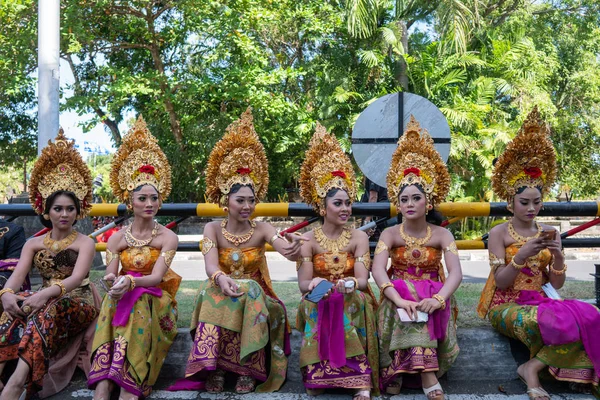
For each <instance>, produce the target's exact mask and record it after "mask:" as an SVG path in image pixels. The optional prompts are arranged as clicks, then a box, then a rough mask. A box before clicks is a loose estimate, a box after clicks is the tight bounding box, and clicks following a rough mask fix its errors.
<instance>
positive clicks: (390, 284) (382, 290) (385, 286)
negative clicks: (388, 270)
mask: <svg viewBox="0 0 600 400" xmlns="http://www.w3.org/2000/svg"><path fill="white" fill-rule="evenodd" d="M389 287H394V284H393V283H392V282H386V283H384V284H383V285H381V286H380V287H379V293H381V295H382V296H383V295H384V292H385V289H387V288H389Z"/></svg>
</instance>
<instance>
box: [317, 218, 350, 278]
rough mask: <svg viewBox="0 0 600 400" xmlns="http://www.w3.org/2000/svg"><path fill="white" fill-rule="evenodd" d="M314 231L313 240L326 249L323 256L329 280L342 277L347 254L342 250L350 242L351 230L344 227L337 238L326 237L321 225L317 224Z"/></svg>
mask: <svg viewBox="0 0 600 400" xmlns="http://www.w3.org/2000/svg"><path fill="white" fill-rule="evenodd" d="M314 232H315V240H316V241H317V243H319V246H321V247H322V248H323V249H325V250H327V253H326V254H325V255H324V256H323V257H324V259H325V264H326V266H327V268H328V270H329V281H331V282H333V281H336V280H338V279H344V271H345V270H346V261H347V260H348V254H346V253H342V250H343V249H345V248H346V247H348V244H350V238H352V230H351V229H348V228H344V229H343V230H342V233H341V234H340V236H338V238H337V239H330V238H328V237H327V235H325V232H323V227H322V226H319V227H318V228H317V229H315V231H314Z"/></svg>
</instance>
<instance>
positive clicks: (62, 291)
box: [52, 282, 67, 297]
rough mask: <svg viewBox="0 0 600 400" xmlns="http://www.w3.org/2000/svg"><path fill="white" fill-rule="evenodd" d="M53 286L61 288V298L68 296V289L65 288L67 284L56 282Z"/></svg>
mask: <svg viewBox="0 0 600 400" xmlns="http://www.w3.org/2000/svg"><path fill="white" fill-rule="evenodd" d="M52 286H58V287H59V288H60V296H59V297H63V296H64V295H65V294H67V288H66V287H65V284H64V283H62V282H54V283H53V284H52Z"/></svg>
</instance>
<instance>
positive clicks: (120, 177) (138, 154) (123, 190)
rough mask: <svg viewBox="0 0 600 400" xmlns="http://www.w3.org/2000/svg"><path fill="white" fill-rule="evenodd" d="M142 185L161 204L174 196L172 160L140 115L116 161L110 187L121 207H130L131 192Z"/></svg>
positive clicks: (115, 156) (114, 158)
mask: <svg viewBox="0 0 600 400" xmlns="http://www.w3.org/2000/svg"><path fill="white" fill-rule="evenodd" d="M142 185H152V186H153V187H154V188H155V189H156V190H157V191H158V193H159V194H160V197H161V199H162V200H164V199H166V198H167V197H168V196H169V193H171V166H170V165H169V160H167V156H165V153H163V151H162V150H161V148H160V146H159V145H158V142H157V140H156V138H155V137H154V136H152V134H151V133H150V131H149V130H148V127H147V126H146V122H145V121H144V118H142V116H141V115H140V116H139V118H138V119H137V121H136V122H135V124H134V125H133V127H132V128H131V129H130V130H129V132H128V133H127V135H125V137H124V138H123V141H122V143H121V147H119V150H117V153H116V154H115V155H114V157H113V160H112V163H111V171H110V186H111V188H112V190H113V193H114V194H115V196H117V197H118V198H119V200H120V201H121V202H122V203H127V204H130V202H131V192H132V191H133V190H134V189H135V188H138V187H140V186H142Z"/></svg>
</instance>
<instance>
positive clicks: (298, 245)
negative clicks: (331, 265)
mask: <svg viewBox="0 0 600 400" xmlns="http://www.w3.org/2000/svg"><path fill="white" fill-rule="evenodd" d="M284 237H285V240H287V242H288V243H286V245H285V246H284V247H283V255H284V257H286V258H287V259H288V260H296V259H298V256H300V250H301V249H302V244H304V242H306V241H308V240H309V239H308V238H307V237H306V236H304V235H300V234H298V233H286V234H285V236H284Z"/></svg>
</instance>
